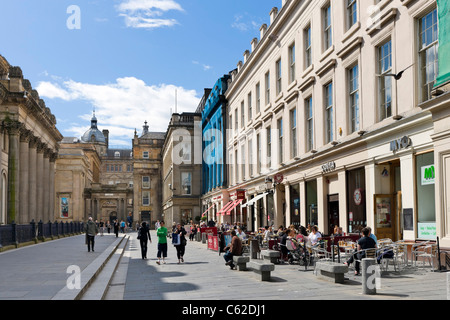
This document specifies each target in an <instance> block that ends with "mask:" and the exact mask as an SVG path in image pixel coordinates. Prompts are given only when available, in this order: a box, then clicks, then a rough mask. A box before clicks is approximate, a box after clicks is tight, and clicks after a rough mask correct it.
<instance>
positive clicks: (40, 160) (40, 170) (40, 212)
mask: <svg viewBox="0 0 450 320" xmlns="http://www.w3.org/2000/svg"><path fill="white" fill-rule="evenodd" d="M44 146H45V145H44V144H43V143H42V142H39V143H38V146H37V156H36V173H37V176H36V188H37V191H36V210H37V212H36V216H37V222H39V221H40V220H42V222H47V221H45V220H44V219H45V218H44V188H45V186H44V184H43V179H44Z"/></svg>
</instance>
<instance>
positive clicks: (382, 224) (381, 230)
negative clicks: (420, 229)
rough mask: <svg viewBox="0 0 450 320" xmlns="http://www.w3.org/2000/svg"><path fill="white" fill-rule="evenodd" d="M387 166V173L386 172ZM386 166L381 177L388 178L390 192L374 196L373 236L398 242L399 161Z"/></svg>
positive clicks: (400, 235)
mask: <svg viewBox="0 0 450 320" xmlns="http://www.w3.org/2000/svg"><path fill="white" fill-rule="evenodd" d="M387 165H388V166H389V171H387V170H386V169H387V168H386V167H387ZM387 165H384V167H383V172H382V176H386V175H389V176H390V179H389V180H388V181H389V190H390V191H391V192H390V193H386V194H376V195H374V213H375V234H376V236H377V238H378V239H385V238H389V239H392V241H398V240H401V239H403V226H402V221H401V218H402V187H401V175H400V161H399V160H394V161H390V162H389V163H388V164H387Z"/></svg>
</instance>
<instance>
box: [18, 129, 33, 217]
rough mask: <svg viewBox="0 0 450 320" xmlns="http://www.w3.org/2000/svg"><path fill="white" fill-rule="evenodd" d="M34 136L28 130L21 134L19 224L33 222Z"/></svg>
mask: <svg viewBox="0 0 450 320" xmlns="http://www.w3.org/2000/svg"><path fill="white" fill-rule="evenodd" d="M31 137H32V134H31V132H30V131H28V130H22V132H21V134H20V185H19V201H20V216H19V217H18V219H17V221H16V222H17V223H20V224H25V223H29V222H30V221H31V219H30V211H29V206H30V202H29V199H28V197H29V192H30V183H29V180H30V139H31Z"/></svg>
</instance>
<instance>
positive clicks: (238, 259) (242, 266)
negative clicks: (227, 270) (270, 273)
mask: <svg viewBox="0 0 450 320" xmlns="http://www.w3.org/2000/svg"><path fill="white" fill-rule="evenodd" d="M248 262H250V257H243V256H233V263H234V264H235V265H236V266H237V269H238V270H239V271H246V270H247V263H248Z"/></svg>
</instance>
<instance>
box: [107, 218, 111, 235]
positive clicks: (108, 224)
mask: <svg viewBox="0 0 450 320" xmlns="http://www.w3.org/2000/svg"><path fill="white" fill-rule="evenodd" d="M106 229H107V230H108V234H110V233H111V222H110V221H106Z"/></svg>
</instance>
